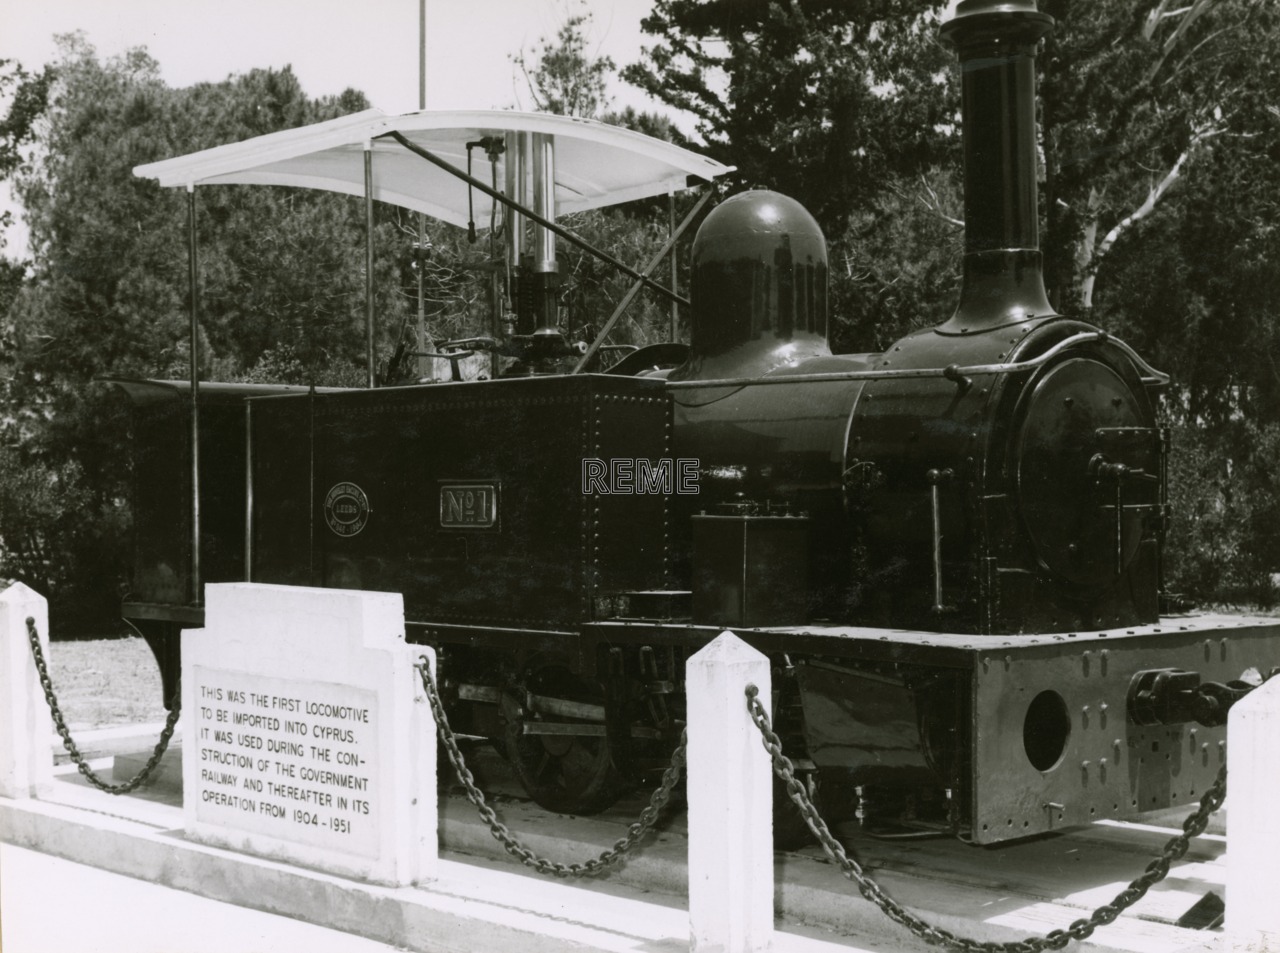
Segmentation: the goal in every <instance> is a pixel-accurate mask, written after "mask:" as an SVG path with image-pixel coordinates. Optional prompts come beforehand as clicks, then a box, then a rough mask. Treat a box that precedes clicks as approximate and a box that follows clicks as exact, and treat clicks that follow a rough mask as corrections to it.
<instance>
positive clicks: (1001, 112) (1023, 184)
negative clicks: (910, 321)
mask: <svg viewBox="0 0 1280 953" xmlns="http://www.w3.org/2000/svg"><path fill="white" fill-rule="evenodd" d="M1052 28H1053V17H1051V16H1049V15H1048V14H1047V13H1041V12H1039V10H1037V9H1036V4H1035V0H962V2H961V3H960V5H959V6H958V7H957V8H956V15H955V16H954V17H953V18H952V19H951V20H948V21H947V22H946V23H944V24H943V25H942V35H943V37H944V38H946V39H948V40H950V41H951V42H952V43H953V44H954V45H955V47H956V50H957V52H958V53H959V56H960V71H961V110H962V116H963V135H964V221H965V226H964V228H965V255H964V278H963V282H962V284H961V289H960V305H959V307H958V308H957V309H956V313H955V314H954V315H953V316H952V317H951V320H949V321H948V322H947V323H946V324H944V325H942V326H941V327H940V328H939V330H940V331H942V332H943V333H945V334H964V333H976V332H980V331H989V330H991V329H993V328H999V327H1005V326H1007V325H1010V324H1016V323H1018V322H1020V321H1025V320H1026V319H1027V318H1030V317H1034V316H1037V315H1045V314H1052V313H1053V307H1052V306H1051V305H1050V304H1049V299H1048V297H1047V296H1046V295H1045V291H1044V275H1043V271H1042V265H1041V256H1040V235H1039V223H1038V218H1037V214H1038V213H1037V208H1036V107H1035V51H1036V44H1037V43H1038V42H1039V41H1040V38H1041V37H1043V36H1044V35H1045V34H1047V33H1048V32H1049V31H1050V30H1051V29H1052Z"/></svg>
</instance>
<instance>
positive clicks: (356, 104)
mask: <svg viewBox="0 0 1280 953" xmlns="http://www.w3.org/2000/svg"><path fill="white" fill-rule="evenodd" d="M60 51H61V52H60V56H59V59H58V60H57V61H56V62H55V63H53V64H51V66H50V67H49V68H47V69H46V70H45V71H43V72H42V73H41V74H38V76H27V78H26V79H24V80H22V81H21V82H22V83H23V84H24V85H22V86H20V88H19V91H18V92H19V95H18V96H16V97H15V99H14V104H15V107H14V108H11V110H10V112H9V116H8V117H7V120H8V121H7V124H6V125H5V127H4V128H5V129H6V131H7V132H8V136H9V137H8V138H7V139H6V140H5V146H6V148H8V149H9V151H8V152H4V153H3V154H5V155H14V154H16V155H17V156H18V160H17V163H16V165H15V166H14V167H13V168H14V174H13V180H14V183H15V186H16V193H17V195H18V197H19V199H20V200H21V202H22V204H23V207H24V213H25V217H26V220H27V224H28V226H29V228H30V234H31V243H32V254H33V261H32V263H31V268H30V274H29V276H27V277H26V278H25V280H24V281H23V282H22V287H21V288H20V290H19V291H18V293H17V294H16V295H15V296H14V300H13V302H12V304H11V306H10V307H9V308H8V309H7V313H6V316H5V320H4V323H3V325H0V331H3V333H4V335H5V336H6V338H7V343H9V344H10V345H11V347H10V348H6V351H7V356H8V374H7V376H8V377H9V378H10V379H9V380H8V381H7V382H6V388H5V392H4V399H5V406H4V408H3V409H0V430H2V431H3V433H2V435H0V436H2V439H0V443H2V444H3V445H4V448H5V450H4V453H5V459H4V460H3V461H0V496H6V497H7V499H8V500H9V501H10V502H12V501H13V500H15V499H17V500H18V501H19V503H21V501H22V500H23V498H24V497H23V494H27V493H28V491H29V489H30V486H29V482H30V480H35V481H36V483H37V484H41V481H43V485H45V486H46V487H48V488H54V489H56V498H57V499H58V500H60V501H63V502H62V503H60V504H59V505H60V506H62V505H64V504H66V505H68V506H69V508H68V509H66V510H65V511H64V512H65V514H66V515H67V517H68V518H69V519H63V520H59V519H57V518H55V516H56V514H55V513H54V511H52V510H48V511H47V512H46V509H44V508H41V507H35V506H33V507H32V512H33V519H34V523H32V524H31V525H33V526H35V527H36V529H33V530H32V531H31V532H22V533H18V532H16V531H13V530H11V529H10V527H11V526H17V525H18V524H17V523H12V522H6V523H5V524H4V538H3V543H2V544H0V550H2V551H0V559H3V560H4V561H5V565H6V566H18V567H25V568H24V570H23V571H24V572H27V573H32V572H34V571H35V569H33V568H32V567H36V566H40V567H43V569H42V570H41V572H42V575H41V578H39V579H34V580H33V583H32V584H41V585H42V588H45V589H46V591H50V590H49V587H50V586H52V590H51V594H52V595H53V596H54V611H55V614H57V615H58V616H59V618H60V620H61V621H63V622H70V623H74V624H86V625H87V624H90V623H89V622H88V621H87V620H89V619H92V620H94V622H93V624H97V625H101V624H103V620H104V619H107V618H110V617H111V616H112V615H113V614H114V607H115V603H116V601H117V593H116V585H117V580H119V579H120V575H121V572H122V568H123V565H124V560H123V558H122V553H123V548H124V543H125V537H126V534H125V527H126V526H127V517H128V513H127V503H126V499H127V492H126V489H125V482H126V480H127V475H128V474H127V465H126V463H125V461H127V458H128V454H127V451H126V448H125V433H124V429H125V426H126V421H125V415H124V414H123V413H122V408H121V407H120V406H119V404H118V402H117V401H114V400H112V399H111V398H110V397H108V396H107V395H106V393H105V390H104V389H103V388H101V387H100V386H94V385H92V381H93V380H94V379H95V378H97V377H102V376H141V377H156V376H159V377H172V376H185V374H186V363H187V360H188V334H189V331H188V318H187V314H188V288H187V284H188V282H187V267H188V262H187V253H186V240H185V227H186V210H185V203H186V196H185V195H184V194H182V193H180V192H176V191H174V190H167V189H160V188H159V187H158V186H157V185H156V184H155V183H154V182H151V181H148V180H143V179H139V178H137V177H135V176H134V175H133V173H132V169H133V167H134V166H136V165H139V164H142V163H146V162H151V161H155V160H157V159H161V158H166V157H168V156H171V155H177V154H182V153H186V152H191V151H195V150H198V149H201V148H205V147H208V146H213V145H218V144H221V143H224V142H229V141H235V140H238V139H243V138H246V137H248V136H254V135H259V134H261V133H264V132H269V131H273V130H275V129H279V128H287V127H293V126H298V125H304V124H306V123H311V122H317V121H320V120H323V119H328V118H332V117H334V116H337V115H340V114H342V113H345V112H350V111H353V110H357V109H361V108H365V107H366V102H365V100H364V97H363V96H361V95H360V94H358V93H354V92H351V91H348V92H347V93H344V94H343V95H342V96H340V97H337V98H333V99H324V100H319V101H316V100H311V99H308V98H307V97H306V96H305V95H304V94H303V93H302V90H301V88H300V87H299V85H298V82H297V80H296V78H295V77H294V76H293V74H292V72H291V71H290V70H288V69H287V68H286V69H284V70H254V71H251V72H250V73H248V74H245V75H244V76H238V77H231V78H230V79H228V80H226V81H224V82H222V83H214V84H201V85H198V86H195V87H192V88H190V89H185V90H174V89H170V88H168V87H167V86H166V85H165V84H164V83H163V82H162V81H161V80H160V78H159V72H158V69H157V65H156V63H155V61H154V60H152V59H151V58H150V57H149V56H148V55H147V54H146V53H145V51H141V50H134V51H130V52H129V53H127V54H125V55H124V56H122V57H119V58H116V59H112V60H108V61H106V62H102V61H100V60H99V59H98V57H97V55H96V53H95V52H94V50H93V49H92V47H90V46H89V45H88V44H87V43H85V42H84V40H83V38H81V37H76V36H71V37H66V38H63V39H62V41H61V46H60ZM37 83H47V86H46V87H45V88H44V90H43V92H44V94H45V95H44V98H43V101H38V97H37V93H38V92H40V90H38V89H37V88H36V84H37ZM20 104H35V105H32V106H31V107H30V108H29V109H28V108H27V106H26V105H23V108H24V109H26V112H25V113H23V114H22V115H19V114H18V113H17V112H15V109H16V108H17V106H18V105H20ZM24 130H25V131H29V134H28V132H24ZM24 136H25V138H23V137H24ZM14 150H16V153H15V151H14ZM197 204H198V206H199V209H200V214H199V217H198V223H199V232H200V234H199V239H200V247H201V253H200V271H201V278H200V280H201V299H200V334H201V352H202V362H201V363H202V369H203V375H202V376H203V377H204V379H206V380H208V379H210V378H213V379H217V378H222V379H233V380H234V379H245V378H254V379H261V378H262V377H264V376H265V375H266V374H267V373H269V372H270V373H274V372H277V371H285V372H287V373H288V374H289V375H291V376H292V381H291V382H302V383H305V382H318V383H327V382H354V381H355V379H356V378H357V377H358V376H359V371H358V369H359V368H361V367H362V366H363V364H364V340H363V339H364V330H363V322H364V300H363V294H362V290H363V286H364V280H363V269H364V222H363V209H362V207H361V206H360V204H359V202H358V201H356V200H353V199H348V198H346V197H344V196H336V195H329V194H321V193H314V192H309V191H302V190H289V189H251V188H244V187H216V188H214V187H210V188H202V189H200V190H199V191H198V193H197ZM375 245H376V252H375V261H376V262H377V265H376V267H377V269H378V273H377V275H376V281H377V283H378V286H379V287H380V288H383V289H386V290H385V291H384V293H383V295H382V298H381V300H380V302H379V309H380V313H381V315H382V316H383V328H384V334H385V337H386V338H387V340H384V341H382V342H380V343H381V344H382V346H383V349H384V351H386V350H389V347H390V344H389V338H390V336H391V333H392V332H393V331H394V329H395V325H396V323H397V320H398V317H399V316H400V315H402V314H403V313H405V311H406V298H405V297H404V295H403V294H402V293H401V291H400V289H401V287H402V286H404V285H405V284H406V281H405V279H406V277H407V275H408V265H409V257H410V256H409V252H408V249H407V247H406V243H404V242H403V241H402V236H401V233H400V230H399V228H398V222H397V219H396V216H395V215H394V213H391V212H390V211H388V210H385V209H384V210H380V211H379V218H378V223H377V231H376V234H375ZM32 499H33V500H37V501H38V500H39V499H40V497H33V498H32ZM3 503H4V501H0V509H3ZM72 504H73V505H72ZM6 512H9V513H10V514H12V512H13V510H12V509H10V510H8V511H6ZM36 517H39V518H36ZM28 522H31V521H28ZM77 586H78V587H80V591H77V590H76V587H77ZM85 588H88V589H92V590H93V591H92V592H91V593H88V592H85V591H83V590H84V589H85ZM68 605H72V606H73V607H74V611H72V609H68ZM73 614H77V615H79V616H80V618H78V619H72V618H71V617H70V616H71V615H73Z"/></svg>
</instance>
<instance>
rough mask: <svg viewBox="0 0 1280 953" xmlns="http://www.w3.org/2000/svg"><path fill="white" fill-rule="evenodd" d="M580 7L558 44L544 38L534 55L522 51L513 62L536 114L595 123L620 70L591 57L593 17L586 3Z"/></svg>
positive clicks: (560, 33)
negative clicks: (611, 77) (611, 80)
mask: <svg viewBox="0 0 1280 953" xmlns="http://www.w3.org/2000/svg"><path fill="white" fill-rule="evenodd" d="M577 7H578V9H579V10H580V11H581V12H578V13H572V14H569V15H568V16H567V17H566V18H565V20H564V22H563V23H561V24H560V28H559V29H558V30H557V31H556V36H555V39H554V40H549V39H547V38H546V37H542V38H541V39H540V40H539V41H538V46H537V47H536V48H535V49H534V50H533V51H532V52H531V53H526V52H525V51H524V50H521V51H520V52H519V53H516V54H515V55H514V56H512V57H511V61H512V62H513V63H515V65H516V68H517V69H518V70H519V71H520V74H521V76H523V78H524V82H525V86H526V87H527V89H528V91H529V96H530V98H531V99H532V100H533V108H534V110H535V111H536V112H545V113H555V114H556V115H558V116H579V117H582V118H584V119H593V118H595V117H597V116H599V115H600V114H601V113H602V112H603V111H604V110H605V109H606V108H607V107H608V105H609V96H608V93H607V92H606V87H607V85H608V77H609V74H610V73H612V72H613V71H614V69H615V68H616V67H615V64H614V62H613V60H612V59H611V58H610V57H608V56H600V57H592V56H591V55H590V54H589V53H588V51H587V35H588V32H589V30H590V27H591V21H592V16H591V12H590V10H588V9H587V8H586V6H585V2H584V0H578V3H577Z"/></svg>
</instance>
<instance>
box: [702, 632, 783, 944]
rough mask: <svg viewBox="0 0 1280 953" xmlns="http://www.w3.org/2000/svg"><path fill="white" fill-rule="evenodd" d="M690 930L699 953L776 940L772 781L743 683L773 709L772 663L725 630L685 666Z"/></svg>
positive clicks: (766, 705) (770, 942)
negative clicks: (755, 689) (687, 709)
mask: <svg viewBox="0 0 1280 953" xmlns="http://www.w3.org/2000/svg"><path fill="white" fill-rule="evenodd" d="M685 679H686V697H687V699H688V708H689V745H688V750H687V762H688V797H689V929H690V934H691V950H693V951H695V953H764V951H767V950H769V948H770V946H771V944H772V940H773V781H772V774H771V768H770V763H769V755H768V753H767V752H766V751H765V750H764V747H763V745H762V744H761V739H760V732H759V729H757V728H756V726H755V724H754V723H753V722H752V721H751V716H750V714H749V713H748V712H747V699H746V694H745V691H746V687H747V685H748V684H754V685H755V686H756V687H757V688H758V689H760V698H761V700H762V701H763V703H764V705H765V708H766V709H768V708H770V706H771V699H772V685H771V681H770V677H769V660H768V659H767V658H766V657H765V656H763V655H761V654H760V653H759V652H757V651H756V650H755V649H753V648H751V647H750V646H749V645H747V644H746V643H745V642H743V641H742V640H741V639H739V638H738V637H737V636H736V635H734V634H733V633H732V632H724V633H722V634H721V635H719V636H717V637H716V639H715V640H714V641H712V642H711V643H710V644H709V645H707V646H706V647H705V648H703V649H702V650H701V651H700V652H698V653H697V654H695V655H693V656H692V657H690V659H689V661H688V662H687V663H686V665H685Z"/></svg>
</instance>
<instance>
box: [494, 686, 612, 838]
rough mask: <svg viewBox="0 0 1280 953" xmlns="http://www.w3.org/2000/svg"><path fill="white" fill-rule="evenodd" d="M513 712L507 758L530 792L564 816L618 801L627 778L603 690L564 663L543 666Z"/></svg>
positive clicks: (596, 810) (509, 720)
mask: <svg viewBox="0 0 1280 953" xmlns="http://www.w3.org/2000/svg"><path fill="white" fill-rule="evenodd" d="M521 688H522V692H521V694H522V696H523V704H522V705H520V706H519V707H518V709H517V710H516V711H509V712H508V716H507V728H506V747H507V757H508V758H509V759H510V761H511V765H512V767H514V768H515V772H516V775H517V776H518V777H519V778H520V783H521V784H522V785H524V789H525V791H527V792H528V794H529V796H530V797H531V798H533V800H534V801H536V802H537V803H538V804H539V805H541V806H542V807H545V808H546V809H547V810H549V811H555V812H557V813H559V814H597V813H599V812H600V811H603V810H604V809H605V808H607V807H609V806H610V805H611V804H613V803H614V801H616V800H617V799H618V796H619V794H621V792H622V789H623V778H622V775H621V773H620V772H619V771H618V769H617V767H616V766H615V765H614V761H613V753H612V750H611V747H610V744H609V738H608V734H607V732H606V729H605V723H604V717H603V712H604V691H603V690H602V688H601V687H600V686H599V685H598V684H596V683H593V682H589V681H586V680H584V679H581V678H578V677H577V676H575V675H574V674H573V673H572V672H570V671H569V669H568V668H567V667H566V666H564V665H560V664H547V665H542V666H540V667H538V668H536V669H534V670H532V671H531V672H530V674H529V675H528V677H527V678H526V680H525V681H524V683H523V684H522V686H521Z"/></svg>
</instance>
